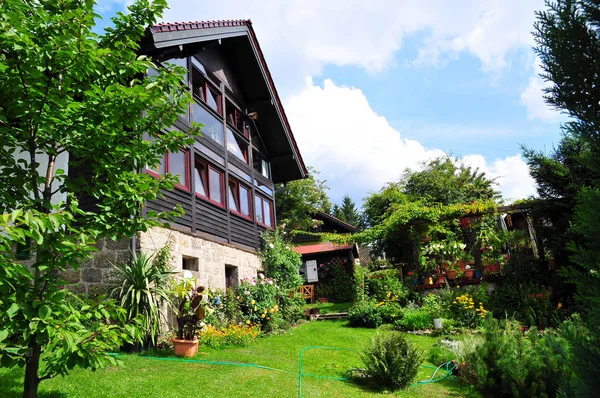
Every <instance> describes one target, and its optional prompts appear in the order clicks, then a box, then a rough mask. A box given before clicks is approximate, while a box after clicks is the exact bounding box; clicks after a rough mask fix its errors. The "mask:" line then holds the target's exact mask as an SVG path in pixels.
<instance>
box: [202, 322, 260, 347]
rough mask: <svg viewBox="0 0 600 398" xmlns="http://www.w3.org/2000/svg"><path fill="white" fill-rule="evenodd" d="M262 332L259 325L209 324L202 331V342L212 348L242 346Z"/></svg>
mask: <svg viewBox="0 0 600 398" xmlns="http://www.w3.org/2000/svg"><path fill="white" fill-rule="evenodd" d="M259 334H260V326H258V325H250V326H248V325H239V324H238V325H232V324H229V325H227V326H222V327H220V328H219V327H215V326H212V325H207V326H205V327H204V328H202V330H201V331H200V338H199V340H200V344H202V345H205V346H207V347H211V348H218V347H223V346H230V345H233V346H242V347H245V346H247V345H248V344H250V343H251V342H252V341H253V340H254V339H256V338H257V337H258V335H259Z"/></svg>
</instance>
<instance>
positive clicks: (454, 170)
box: [401, 155, 500, 205]
mask: <svg viewBox="0 0 600 398" xmlns="http://www.w3.org/2000/svg"><path fill="white" fill-rule="evenodd" d="M422 166H423V169H422V170H421V171H413V170H410V169H407V170H406V171H405V172H404V175H403V176H402V179H401V182H402V185H403V191H404V193H406V194H407V195H409V196H410V197H411V199H412V200H413V201H421V202H422V203H423V204H425V205H432V204H442V205H448V204H455V203H467V202H471V201H473V200H486V199H492V200H496V199H499V198H500V193H499V192H498V191H497V190H496V183H495V181H494V179H493V178H489V177H488V176H486V175H485V173H484V172H481V171H479V170H478V169H473V168H472V167H470V166H467V165H465V164H464V163H463V162H462V161H461V160H460V159H458V158H452V157H450V156H448V155H446V156H441V157H438V158H436V159H433V160H431V161H429V162H424V163H423V164H422Z"/></svg>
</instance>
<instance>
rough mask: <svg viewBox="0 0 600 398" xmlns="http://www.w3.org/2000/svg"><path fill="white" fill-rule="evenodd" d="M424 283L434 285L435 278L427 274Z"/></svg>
mask: <svg viewBox="0 0 600 398" xmlns="http://www.w3.org/2000/svg"><path fill="white" fill-rule="evenodd" d="M423 284H424V285H427V286H431V285H433V280H432V279H431V277H430V276H426V277H425V279H424V280H423Z"/></svg>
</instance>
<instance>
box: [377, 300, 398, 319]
mask: <svg viewBox="0 0 600 398" xmlns="http://www.w3.org/2000/svg"><path fill="white" fill-rule="evenodd" d="M379 304H380V303H377V305H379ZM379 313H380V314H381V320H382V322H383V323H394V322H396V321H397V320H398V319H400V318H402V307H400V305H399V304H398V303H396V302H393V301H388V302H384V303H383V304H381V305H379Z"/></svg>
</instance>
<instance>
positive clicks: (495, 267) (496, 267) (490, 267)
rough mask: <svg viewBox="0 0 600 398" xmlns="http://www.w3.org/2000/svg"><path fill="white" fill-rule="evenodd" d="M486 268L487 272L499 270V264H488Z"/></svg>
mask: <svg viewBox="0 0 600 398" xmlns="http://www.w3.org/2000/svg"><path fill="white" fill-rule="evenodd" d="M486 269H487V271H488V272H500V264H498V263H495V264H488V266H487V267H486Z"/></svg>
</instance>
